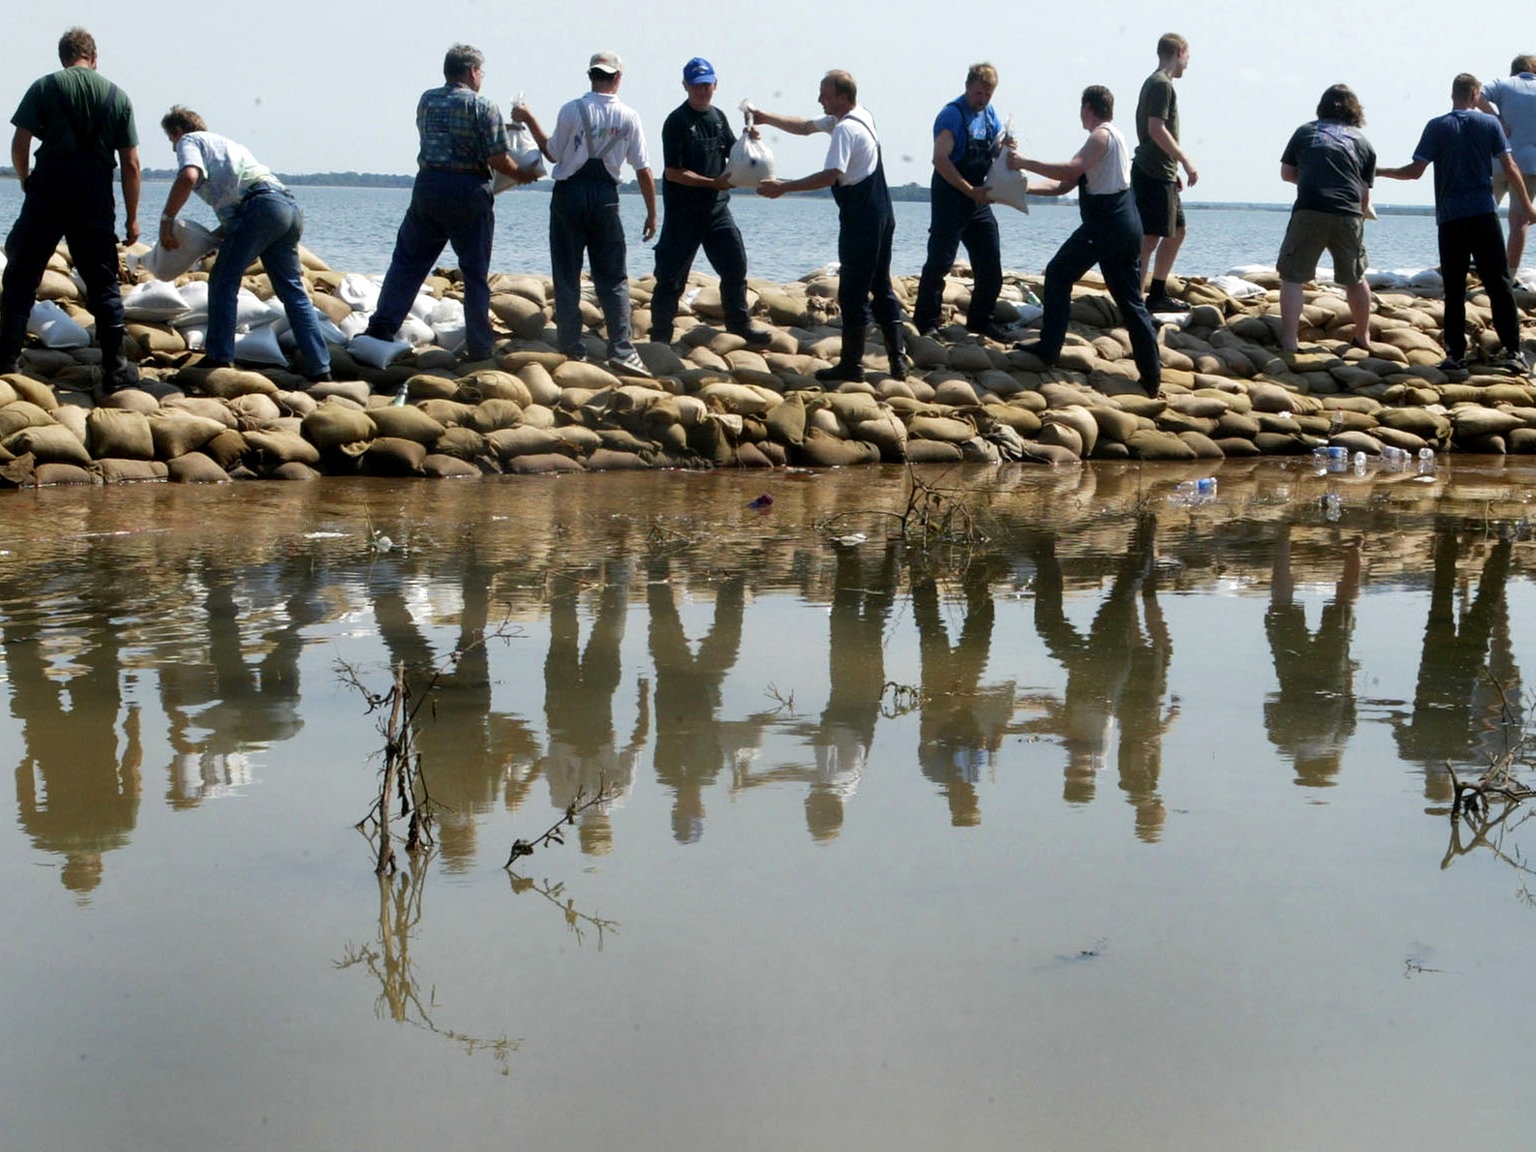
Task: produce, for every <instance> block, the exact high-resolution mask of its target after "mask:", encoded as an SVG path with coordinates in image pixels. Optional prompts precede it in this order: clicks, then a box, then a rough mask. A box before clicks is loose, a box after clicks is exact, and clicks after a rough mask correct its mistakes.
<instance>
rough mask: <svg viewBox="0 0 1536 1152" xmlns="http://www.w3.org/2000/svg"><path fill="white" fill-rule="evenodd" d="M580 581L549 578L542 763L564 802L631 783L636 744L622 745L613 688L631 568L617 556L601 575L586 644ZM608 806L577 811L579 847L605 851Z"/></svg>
mask: <svg viewBox="0 0 1536 1152" xmlns="http://www.w3.org/2000/svg"><path fill="white" fill-rule="evenodd" d="M583 587H584V583H583V581H582V580H581V579H580V578H579V577H578V576H576V575H575V574H573V573H558V574H556V575H554V576H552V577H551V578H550V588H551V593H550V598H549V655H548V656H547V657H546V658H545V660H544V720H545V726H546V728H547V729H548V738H549V750H548V752H547V753H546V755H545V757H544V759H543V760H542V761H541V762H540V767H541V768H542V770H543V772H544V775H545V778H546V779H547V780H548V782H549V799H550V802H551V803H552V804H553V805H554V806H555V807H556V808H564V807H566V806H567V805H568V804H570V803H571V801H572V800H574V799H575V798H576V795H577V793H578V792H580V793H581V794H582V795H583V796H585V797H588V798H590V797H593V796H596V795H597V794H598V793H599V792H601V791H602V790H604V789H607V790H609V791H610V792H618V793H625V792H628V791H629V789H630V787H631V785H632V784H633V782H634V776H635V764H634V761H635V751H634V748H633V747H632V746H631V747H629V748H626V749H624V750H623V751H622V752H621V751H620V750H619V748H618V746H617V742H616V739H615V736H614V730H613V694H614V692H615V691H616V690H617V689H618V686H619V680H620V678H621V676H622V664H621V660H620V654H619V648H620V645H621V644H622V643H623V641H624V626H625V624H626V623H627V622H628V619H629V570H628V567H627V566H626V565H625V563H624V562H622V561H616V562H614V563H613V564H612V565H610V566H609V567H608V568H607V570H606V571H605V572H604V573H603V574H602V586H601V588H599V590H598V594H597V615H596V617H595V618H594V619H593V621H592V629H591V632H590V634H589V635H588V636H587V646H586V648H585V649H583V648H582V647H581V621H580V618H579V616H578V613H577V609H578V607H579V601H580V596H581V592H582V589H583ZM606 809H607V805H597V806H595V807H592V808H588V809H587V810H586V811H585V812H583V813H582V815H581V816H580V817H578V824H577V830H578V832H579V834H580V837H581V847H582V851H583V852H586V853H590V854H600V853H604V852H607V851H609V850H610V849H611V848H612V846H613V829H612V826H611V825H610V823H609V820H608V813H607V810H606Z"/></svg>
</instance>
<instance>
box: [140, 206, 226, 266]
mask: <svg viewBox="0 0 1536 1152" xmlns="http://www.w3.org/2000/svg"><path fill="white" fill-rule="evenodd" d="M171 232H172V233H173V234H174V235H175V237H176V247H175V248H162V247H161V246H160V245H159V244H156V245H155V246H154V247H153V248H151V249H150V250H149V251H148V252H145V253H144V254H143V255H142V256H130V257H129V258H128V265H129V267H130V268H133V269H135V270H137V269H142V270H144V271H145V272H148V273H149V274H150V275H151V276H153V277H154V278H155V279H156V280H174V279H176V277H178V276H180V275H181V274H182V273H184V272H188V271H190V270H191V268H192V265H194V264H196V263H197V262H198V261H199V260H201V259H202V258H203V257H204V256H206V255H208V253H210V252H212V251H213V250H214V249H215V248H217V247H218V246H219V238H218V236H217V235H215V234H214V233H212V232H210V231H209V230H208V229H207V228H204V227H203V226H202V225H201V224H199V223H198V222H197V221H196V220H182V219H179V218H178V219H177V220H176V222H175V223H174V224H172V225H171Z"/></svg>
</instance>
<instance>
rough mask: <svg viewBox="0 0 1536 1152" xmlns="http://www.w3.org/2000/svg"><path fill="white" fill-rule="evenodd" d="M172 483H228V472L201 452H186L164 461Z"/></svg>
mask: <svg viewBox="0 0 1536 1152" xmlns="http://www.w3.org/2000/svg"><path fill="white" fill-rule="evenodd" d="M165 467H166V473H167V475H168V476H169V477H170V480H171V482H172V483H173V484H228V483H229V482H230V478H229V473H228V472H226V471H224V469H222V468H220V467H219V466H218V464H217V463H215V462H214V460H213V459H212V458H211V457H209V456H205V455H204V454H203V453H201V452H188V453H187V454H186V455H184V456H177V457H175V458H173V459H171V460H167V461H166V462H165Z"/></svg>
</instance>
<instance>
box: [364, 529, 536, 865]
mask: <svg viewBox="0 0 1536 1152" xmlns="http://www.w3.org/2000/svg"><path fill="white" fill-rule="evenodd" d="M409 564H410V561H409V559H407V558H403V557H402V558H400V559H398V560H391V561H390V562H389V563H388V564H384V565H380V566H379V567H378V568H377V569H376V570H375V571H374V572H373V573H372V581H371V587H370V589H369V594H370V597H371V599H372V601H373V616H374V622H375V623H376V624H377V625H378V628H379V636H380V638H381V639H383V641H384V645H385V647H386V648H387V649H388V650H389V659H390V664H391V666H394V665H397V664H401V663H403V664H404V665H405V668H406V683H407V684H408V685H409V686H410V689H411V691H412V692H414V693H416V699H417V700H419V699H420V694H421V693H422V692H425V691H427V690H428V689H427V686H428V685H429V684H431V683H432V682H433V678H434V676H436V683H435V686H433V687H432V689H431V691H432V699H431V701H430V703H428V704H425V705H424V706H423V707H422V708H421V709H420V710H419V711H418V712H417V714H416V719H417V722H416V751H417V753H418V754H419V755H420V757H421V764H422V776H423V779H424V780H425V781H426V785H427V789H428V791H429V792H430V794H431V796H432V799H433V800H435V801H437V803H438V804H439V805H440V807H439V808H438V809H437V811H436V821H437V842H438V846H439V849H440V850H441V852H442V855H443V860H444V862H445V863H446V864H447V865H448V866H449V867H450V868H463V867H466V866H468V865H469V864H470V863H471V861H472V860H473V857H474V851H475V828H476V824H475V820H476V813H479V812H484V811H486V810H487V809H489V807H490V806H491V805H492V804H493V803H494V802H495V800H496V797H497V795H498V794H499V791H500V788H501V783H502V780H503V779H504V778H505V776H506V774H507V769H508V767H509V765H511V764H512V763H514V762H516V761H518V760H523V761H531V760H532V759H533V758H534V756H535V755H536V753H537V746H536V744H535V742H534V738H533V735H532V733H531V732H529V730H528V728H527V725H526V724H525V723H524V722H523V721H522V720H520V719H517V718H516V717H512V716H507V715H505V714H500V713H496V712H493V711H492V710H491V675H490V654H489V652H488V650H487V644H488V643H497V641H496V640H494V639H491V640H489V641H488V640H487V638H486V630H487V627H488V623H489V619H488V618H489V615H490V610H491V608H490V603H491V583H492V581H491V576H492V573H491V571H490V569H489V568H488V566H487V565H486V563H485V561H484V560H483V559H482V558H481V556H480V555H479V553H478V552H477V551H476V550H475V549H474V548H473V546H470V547H468V548H467V549H466V551H465V552H464V553H463V555H462V556H461V557H458V558H457V559H456V561H455V563H454V564H453V566H452V575H451V576H450V575H449V574H448V573H446V572H444V573H437V572H428V573H425V574H423V575H422V576H421V577H420V579H421V580H422V581H424V582H425V583H426V584H427V585H428V586H429V587H433V586H440V585H441V584H443V583H446V582H447V581H448V580H450V579H452V580H453V581H455V583H456V585H457V590H458V592H459V594H460V599H461V603H462V608H461V610H460V613H459V627H458V636H457V638H456V639H455V641H454V645H453V647H451V648H448V649H446V650H444V651H437V650H435V649H434V648H433V645H432V643H431V642H430V641H429V640H428V639H427V637H426V636H424V635H423V634H422V631H421V628H420V626H419V625H418V623H417V620H416V617H415V615H414V614H413V613H412V609H411V603H410V594H411V592H412V590H413V587H414V585H415V582H416V580H417V576H416V574H415V573H412V572H411V571H410V570H409V567H408V565H409ZM453 653H458V656H457V658H452V659H451V657H452V655H453ZM413 703H414V701H413Z"/></svg>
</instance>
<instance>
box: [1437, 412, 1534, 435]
mask: <svg viewBox="0 0 1536 1152" xmlns="http://www.w3.org/2000/svg"><path fill="white" fill-rule="evenodd" d="M1451 423H1452V425H1453V426H1454V428H1455V434H1456V439H1457V440H1458V441H1460V440H1463V439H1467V438H1471V437H1477V436H1502V435H1504V434H1505V433H1508V432H1513V431H1514V430H1515V429H1516V428H1523V427H1525V421H1524V420H1523V419H1521V418H1520V417H1519V416H1516V415H1515V414H1514V413H1512V412H1501V411H1499V410H1498V409H1497V408H1484V407H1483V406H1482V405H1480V404H1458V405H1456V407H1454V408H1452V409H1451Z"/></svg>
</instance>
